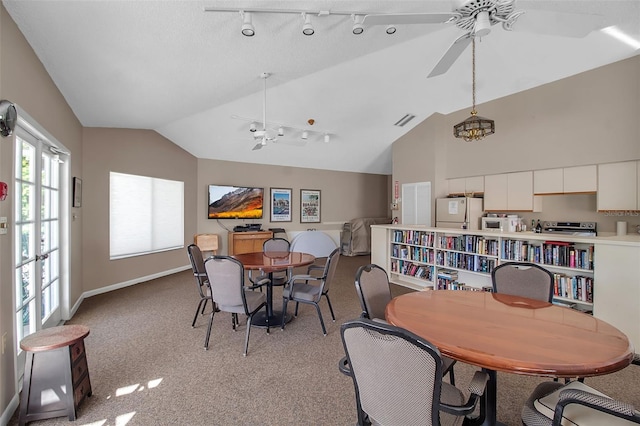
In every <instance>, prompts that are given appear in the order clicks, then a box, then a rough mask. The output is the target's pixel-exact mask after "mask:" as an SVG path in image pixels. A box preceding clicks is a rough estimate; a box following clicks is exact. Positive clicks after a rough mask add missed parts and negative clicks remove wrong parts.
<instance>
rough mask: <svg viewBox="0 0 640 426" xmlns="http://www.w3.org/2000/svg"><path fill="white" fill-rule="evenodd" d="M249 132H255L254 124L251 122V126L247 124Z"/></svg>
mask: <svg viewBox="0 0 640 426" xmlns="http://www.w3.org/2000/svg"><path fill="white" fill-rule="evenodd" d="M249 131H250V132H255V131H256V122H255V121H252V122H251V124H249Z"/></svg>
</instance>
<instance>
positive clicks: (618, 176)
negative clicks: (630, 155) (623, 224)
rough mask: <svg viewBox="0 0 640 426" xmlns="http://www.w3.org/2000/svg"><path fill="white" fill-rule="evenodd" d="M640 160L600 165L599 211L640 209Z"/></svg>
mask: <svg viewBox="0 0 640 426" xmlns="http://www.w3.org/2000/svg"><path fill="white" fill-rule="evenodd" d="M639 169H640V161H625V162H621V163H609V164H600V165H598V211H603V210H640V205H639V202H638V201H639V200H640V178H639V177H638V170H639Z"/></svg>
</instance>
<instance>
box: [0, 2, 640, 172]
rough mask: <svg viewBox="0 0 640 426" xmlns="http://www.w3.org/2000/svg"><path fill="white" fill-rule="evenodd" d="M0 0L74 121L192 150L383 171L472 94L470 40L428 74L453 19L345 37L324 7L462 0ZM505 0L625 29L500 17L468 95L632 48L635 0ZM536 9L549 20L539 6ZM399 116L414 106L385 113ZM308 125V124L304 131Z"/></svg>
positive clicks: (534, 81)
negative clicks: (276, 130)
mask: <svg viewBox="0 0 640 426" xmlns="http://www.w3.org/2000/svg"><path fill="white" fill-rule="evenodd" d="M2 3H3V4H4V6H5V8H6V9H7V11H8V12H9V14H10V15H11V17H12V18H13V19H14V21H15V22H16V23H17V25H18V27H19V28H20V30H21V31H22V32H23V34H24V35H25V38H26V39H27V41H28V42H29V43H30V45H31V46H32V48H33V49H34V51H35V53H36V54H37V55H38V57H39V58H40V60H41V61H42V63H43V64H44V66H45V68H46V69H47V71H48V72H49V74H50V75H51V78H52V79H53V81H54V82H55V84H56V85H57V87H58V88H59V90H60V91H61V93H62V94H63V96H64V97H65V99H66V100H67V102H68V103H69V105H70V106H71V108H72V109H73V111H74V113H75V114H76V116H77V117H78V119H79V120H80V122H81V123H82V125H83V126H86V127H115V128H136V129H153V130H156V131H157V132H159V133H160V134H162V135H164V136H165V137H167V138H168V139H170V140H171V141H173V142H174V143H176V144H177V145H179V146H181V147H183V148H184V149H185V150H187V151H188V152H190V153H191V154H193V155H195V156H197V157H199V158H207V159H209V158H210V159H220V160H229V161H241V162H249V163H261V164H272V165H282V166H297V167H310V168H318V169H326V170H341V171H354V172H367V173H380V174H390V173H391V145H392V143H393V142H394V141H395V140H397V139H398V138H399V137H401V136H402V135H404V134H405V133H406V132H407V131H409V130H410V129H411V128H413V127H414V126H415V125H417V124H419V123H420V122H421V121H422V120H424V119H426V118H428V117H429V116H430V115H432V114H433V113H436V112H439V113H443V114H447V113H450V112H453V111H457V110H460V109H465V108H470V104H471V49H466V50H465V51H464V52H463V53H462V55H461V56H460V58H459V59H458V60H457V61H456V62H455V63H454V64H453V66H452V67H451V68H450V69H449V71H448V72H446V73H445V74H443V75H440V76H437V77H431V78H427V75H428V74H429V72H430V71H431V69H432V68H433V67H434V66H435V64H436V63H437V62H438V60H439V59H440V58H441V57H442V55H443V54H444V52H445V51H446V50H447V49H448V48H449V46H450V45H451V44H452V43H453V41H454V40H455V39H456V38H458V37H459V36H461V35H463V34H464V31H463V30H461V29H459V28H457V27H456V26H455V25H453V24H415V25H398V26H397V32H396V33H395V34H393V35H387V34H386V33H385V27H384V26H373V27H366V28H365V31H364V33H363V34H361V35H354V34H353V33H352V25H353V20H352V17H351V16H350V15H349V14H345V15H340V14H334V13H332V12H361V13H416V12H427V13H435V12H450V11H451V10H452V7H453V4H456V3H457V4H459V3H464V2H461V1H460V0H458V1H426V0H423V1H403V0H398V1H395V0H386V1H348V0H343V1H324V0H317V1H201V0H190V1H175V0H165V1H154V0H147V1H143V0H130V1H115V0H77V1H62V0H39V1H24V0H3V1H2ZM515 6H516V9H517V10H522V11H525V12H527V11H529V12H530V18H529V19H530V20H531V21H533V23H534V24H537V25H538V26H539V27H540V28H541V29H542V32H545V33H546V32H547V31H545V30H546V29H552V28H553V27H558V26H561V24H559V23H558V22H557V21H555V19H557V16H561V15H555V13H569V14H590V15H594V14H595V15H599V17H600V18H601V20H602V23H603V25H602V26H603V27H608V28H610V29H611V27H613V28H614V29H615V30H616V31H617V32H618V33H621V34H622V35H626V36H628V37H630V40H627V41H624V40H621V39H620V38H616V37H613V36H612V32H611V31H609V30H607V31H601V30H598V31H593V32H591V33H589V34H588V35H587V36H586V37H581V38H575V37H564V36H554V35H548V34H541V33H540V32H533V33H532V32H524V31H506V30H504V29H503V28H502V27H501V26H500V25H495V26H493V27H492V30H491V32H490V34H488V35H487V36H485V37H483V38H482V39H481V40H479V42H478V43H477V53H476V55H477V59H476V64H477V65H476V66H477V101H478V103H482V102H486V101H489V100H492V99H496V98H500V97H503V96H506V95H509V94H512V93H516V92H519V91H522V90H526V89H529V88H532V87H536V86H538V85H541V84H545V83H548V82H552V81H555V80H558V79H561V78H564V77H568V76H571V75H574V74H577V73H580V72H583V71H586V70H589V69H593V68H596V67H599V66H602V65H606V64H608V63H612V62H615V61H618V60H622V59H625V58H628V57H631V56H633V55H637V54H638V51H639V47H638V46H639V45H638V43H640V1H638V0H627V1H614V0H611V1H609V0H605V1H593V0H589V1H580V0H576V1H537V0H529V1H526V0H519V1H517V2H516V5H515ZM211 7H213V8H237V9H241V8H245V9H256V8H258V9H280V10H284V9H296V10H308V11H310V12H311V11H316V13H315V14H310V15H311V18H312V19H311V22H312V24H313V26H314V29H315V34H314V35H313V36H305V35H303V34H302V25H303V20H302V16H301V15H299V14H296V13H253V14H252V23H253V25H254V27H255V32H256V34H255V36H253V37H245V36H243V35H242V34H241V32H240V28H241V24H242V19H241V16H240V14H239V13H238V12H212V11H208V12H205V8H211ZM320 10H322V11H329V12H331V13H329V14H323V15H326V16H318V14H317V11H320ZM535 12H538V14H537V15H536V14H535ZM542 12H545V13H547V12H550V14H549V15H550V17H551V18H549V19H541V18H539V17H538V18H535V19H534V17H536V16H540V13H542ZM521 19H527V14H526V13H525V14H524V15H523V17H521ZM525 22H526V21H525ZM514 29H517V23H516V25H515V26H514ZM539 31H540V30H539ZM634 43H635V44H634ZM264 72H268V73H270V77H269V78H268V79H267V80H266V83H267V91H266V104H267V109H266V111H267V122H268V123H270V124H272V123H276V124H283V125H285V126H289V127H290V128H289V129H287V128H285V136H283V137H279V138H278V141H277V142H276V143H269V144H267V146H265V147H263V148H262V149H259V150H252V148H253V147H254V146H255V145H256V141H255V140H254V138H253V134H252V133H251V132H249V124H250V123H249V122H248V121H247V120H244V119H241V118H238V117H242V118H245V119H257V120H258V121H261V119H262V116H263V113H264V110H263V102H264V99H265V96H264V93H263V83H264V80H263V79H262V78H260V74H261V73H264ZM405 114H413V115H415V116H416V118H414V119H413V120H411V121H410V122H409V123H408V124H406V125H405V126H404V127H398V126H395V125H394V123H395V122H397V121H398V120H399V119H401V118H402V117H403V116H405ZM234 117H235V118H234ZM492 118H495V119H496V120H499V117H492ZM309 119H313V120H314V124H313V125H309V124H308V120H309ZM453 124H454V123H452V125H453ZM293 128H295V129H296V130H294V129H293ZM304 129H308V130H311V131H312V133H311V134H310V135H309V138H308V139H307V140H306V141H304V140H302V139H301V138H300V132H299V130H304ZM325 132H328V133H330V135H331V136H330V141H329V142H328V143H325V142H324V138H323V137H322V135H323V133H325Z"/></svg>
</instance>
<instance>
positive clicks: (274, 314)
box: [251, 274, 293, 328]
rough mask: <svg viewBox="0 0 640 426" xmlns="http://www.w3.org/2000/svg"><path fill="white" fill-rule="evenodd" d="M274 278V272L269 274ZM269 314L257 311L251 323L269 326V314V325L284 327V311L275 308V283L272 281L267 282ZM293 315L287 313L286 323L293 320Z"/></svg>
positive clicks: (258, 325) (257, 325)
mask: <svg viewBox="0 0 640 426" xmlns="http://www.w3.org/2000/svg"><path fill="white" fill-rule="evenodd" d="M272 278H273V274H269V279H270V280H271V279H272ZM266 287H267V314H266V315H265V313H264V312H262V311H260V312H257V313H256V314H255V315H254V316H253V319H252V320H251V325H254V326H256V327H265V328H266V326H267V316H268V318H269V327H282V311H274V310H273V285H272V284H271V282H269V284H267V286H266ZM292 318H293V317H292V316H291V315H290V314H287V315H286V316H285V318H284V321H285V323H288V322H289V321H291V319H292Z"/></svg>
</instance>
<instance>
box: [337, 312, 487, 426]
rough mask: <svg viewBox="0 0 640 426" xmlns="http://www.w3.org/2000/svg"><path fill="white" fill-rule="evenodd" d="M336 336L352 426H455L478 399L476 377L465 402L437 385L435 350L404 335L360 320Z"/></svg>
mask: <svg viewBox="0 0 640 426" xmlns="http://www.w3.org/2000/svg"><path fill="white" fill-rule="evenodd" d="M340 331H341V336H342V343H343V345H344V351H345V354H346V356H345V358H343V360H341V362H340V364H339V366H338V367H339V369H340V371H341V372H342V373H344V374H346V375H348V376H350V377H351V378H352V379H353V385H354V388H355V393H356V410H357V414H358V425H369V424H375V425H378V424H381V425H459V424H462V422H463V421H464V419H465V416H468V415H471V414H472V413H473V411H474V409H475V407H476V405H477V402H478V400H479V399H480V396H481V395H482V394H483V393H484V389H485V387H486V383H487V380H488V377H489V376H488V375H487V373H485V372H482V371H477V372H475V374H474V376H473V379H472V381H471V383H470V385H469V392H470V396H469V398H468V399H465V396H464V394H463V392H462V391H461V390H460V389H458V388H456V387H455V386H453V385H451V384H449V383H446V382H443V381H442V360H441V357H440V352H439V351H438V349H437V348H436V347H435V346H433V345H432V344H431V343H429V342H428V341H426V340H424V339H422V338H420V337H419V336H417V335H415V334H413V333H411V332H409V331H407V330H404V329H402V328H398V327H395V326H393V325H391V324H387V323H384V322H379V321H372V320H368V319H363V318H360V319H356V320H352V321H348V322H346V323H344V324H343V325H342V327H341V328H340Z"/></svg>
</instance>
